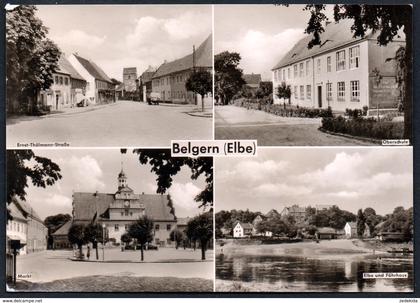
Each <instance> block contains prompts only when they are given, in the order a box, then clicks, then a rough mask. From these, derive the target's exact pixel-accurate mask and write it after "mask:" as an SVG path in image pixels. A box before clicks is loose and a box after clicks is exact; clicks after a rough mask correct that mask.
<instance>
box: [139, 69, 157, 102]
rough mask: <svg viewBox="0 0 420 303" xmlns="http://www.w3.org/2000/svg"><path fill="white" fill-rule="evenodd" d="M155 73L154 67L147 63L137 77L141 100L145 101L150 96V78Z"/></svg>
mask: <svg viewBox="0 0 420 303" xmlns="http://www.w3.org/2000/svg"><path fill="white" fill-rule="evenodd" d="M155 73H156V68H155V67H152V66H150V65H149V67H148V68H147V69H146V70H145V71H144V72H143V73H142V74H141V76H140V79H139V86H140V91H141V101H143V102H146V101H147V100H148V99H149V98H150V93H151V92H152V78H153V75H154V74H155Z"/></svg>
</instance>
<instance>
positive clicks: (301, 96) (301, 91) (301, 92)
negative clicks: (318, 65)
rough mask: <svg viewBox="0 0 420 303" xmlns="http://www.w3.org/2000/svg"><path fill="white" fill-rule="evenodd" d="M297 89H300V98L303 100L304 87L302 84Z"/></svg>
mask: <svg viewBox="0 0 420 303" xmlns="http://www.w3.org/2000/svg"><path fill="white" fill-rule="evenodd" d="M299 90H300V100H304V99H305V88H304V86H303V85H301V86H300V87H299Z"/></svg>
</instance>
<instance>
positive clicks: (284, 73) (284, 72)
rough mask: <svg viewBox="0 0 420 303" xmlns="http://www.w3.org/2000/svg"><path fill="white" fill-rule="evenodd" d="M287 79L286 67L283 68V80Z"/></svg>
mask: <svg viewBox="0 0 420 303" xmlns="http://www.w3.org/2000/svg"><path fill="white" fill-rule="evenodd" d="M285 80H286V69H283V81H285Z"/></svg>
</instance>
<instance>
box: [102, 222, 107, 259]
mask: <svg viewBox="0 0 420 303" xmlns="http://www.w3.org/2000/svg"><path fill="white" fill-rule="evenodd" d="M105 228H106V225H105V223H102V261H105Z"/></svg>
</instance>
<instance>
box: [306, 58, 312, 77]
mask: <svg viewBox="0 0 420 303" xmlns="http://www.w3.org/2000/svg"><path fill="white" fill-rule="evenodd" d="M310 63H311V62H310V61H309V60H307V61H306V76H309V72H310V69H311V67H310V65H309V64H310Z"/></svg>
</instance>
